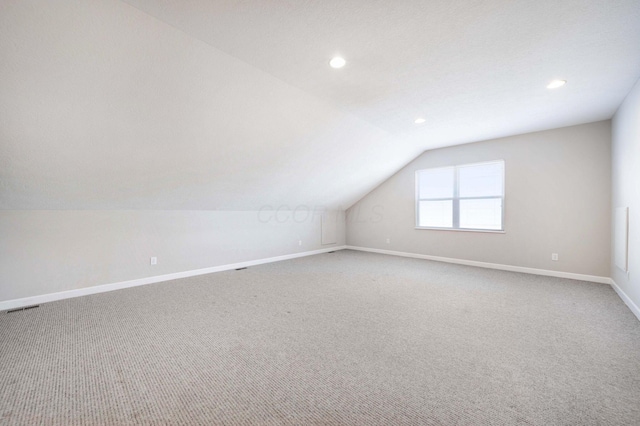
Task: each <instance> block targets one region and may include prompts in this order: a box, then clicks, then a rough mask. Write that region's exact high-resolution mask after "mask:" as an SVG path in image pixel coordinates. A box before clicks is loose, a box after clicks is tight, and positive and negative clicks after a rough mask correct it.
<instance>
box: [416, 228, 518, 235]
mask: <svg viewBox="0 0 640 426" xmlns="http://www.w3.org/2000/svg"><path fill="white" fill-rule="evenodd" d="M415 229H417V230H421V231H454V232H480V233H484V234H506V233H507V232H506V231H500V230H495V231H494V230H491V229H456V228H427V227H424V226H416V227H415Z"/></svg>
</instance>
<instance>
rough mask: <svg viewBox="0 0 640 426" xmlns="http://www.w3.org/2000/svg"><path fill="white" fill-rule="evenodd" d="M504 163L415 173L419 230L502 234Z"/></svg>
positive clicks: (478, 164)
mask: <svg viewBox="0 0 640 426" xmlns="http://www.w3.org/2000/svg"><path fill="white" fill-rule="evenodd" d="M503 213H504V161H502V160H500V161H491V162H488V163H476V164H465V165H462V166H453V167H442V168H438V169H427V170H418V171H417V172H416V226H417V227H418V228H440V229H465V230H482V231H485V230H489V231H502V230H504V227H503V225H504V224H503V222H504V214H503Z"/></svg>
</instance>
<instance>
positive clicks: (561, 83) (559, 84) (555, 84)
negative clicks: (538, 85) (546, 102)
mask: <svg viewBox="0 0 640 426" xmlns="http://www.w3.org/2000/svg"><path fill="white" fill-rule="evenodd" d="M565 84H567V80H553V81H552V82H551V83H549V84H548V85H547V89H557V88H558V87H562V86H564V85H565Z"/></svg>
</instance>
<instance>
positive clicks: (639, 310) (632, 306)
mask: <svg viewBox="0 0 640 426" xmlns="http://www.w3.org/2000/svg"><path fill="white" fill-rule="evenodd" d="M611 287H613V289H614V290H615V291H616V293H618V296H619V297H620V299H622V301H623V302H624V304H625V305H627V307H628V308H629V309H630V310H631V312H633V314H634V315H635V316H636V318H638V320H640V308H639V307H638V305H636V304H635V303H634V302H633V300H631V298H630V297H629V296H627V293H625V292H624V290H622V289H621V288H620V287H619V286H618V284H616V282H615V281H614V280H613V279H612V280H611Z"/></svg>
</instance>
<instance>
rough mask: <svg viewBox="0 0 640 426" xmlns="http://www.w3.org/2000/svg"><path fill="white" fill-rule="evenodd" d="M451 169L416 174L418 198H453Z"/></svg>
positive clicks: (424, 171)
mask: <svg viewBox="0 0 640 426" xmlns="http://www.w3.org/2000/svg"><path fill="white" fill-rule="evenodd" d="M453 170H454V169H453V167H447V168H444V169H433V170H423V171H420V172H418V179H419V181H418V185H419V189H420V194H419V198H422V199H424V198H453Z"/></svg>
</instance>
